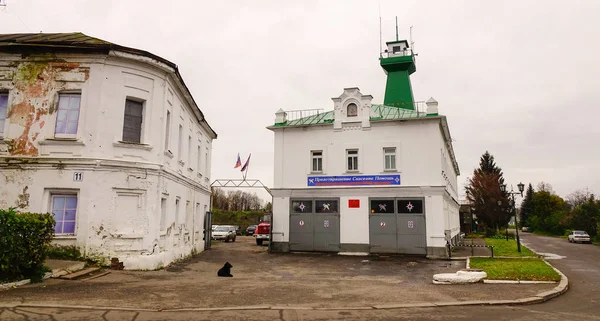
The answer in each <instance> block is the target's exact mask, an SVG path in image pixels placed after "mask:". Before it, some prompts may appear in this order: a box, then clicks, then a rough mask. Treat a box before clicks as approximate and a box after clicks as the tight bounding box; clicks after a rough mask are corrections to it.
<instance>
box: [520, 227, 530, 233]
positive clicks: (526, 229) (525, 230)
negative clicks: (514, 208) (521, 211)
mask: <svg viewBox="0 0 600 321" xmlns="http://www.w3.org/2000/svg"><path fill="white" fill-rule="evenodd" d="M521 231H523V232H529V227H527V226H523V227H522V228H521Z"/></svg>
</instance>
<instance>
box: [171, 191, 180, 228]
mask: <svg viewBox="0 0 600 321" xmlns="http://www.w3.org/2000/svg"><path fill="white" fill-rule="evenodd" d="M180 208H181V197H179V196H177V197H176V198H175V219H174V220H173V221H174V222H175V234H179V225H178V224H179V210H180Z"/></svg>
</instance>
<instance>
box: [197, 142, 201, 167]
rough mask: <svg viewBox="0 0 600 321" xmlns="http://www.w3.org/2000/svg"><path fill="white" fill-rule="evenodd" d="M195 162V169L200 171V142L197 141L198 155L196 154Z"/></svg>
mask: <svg viewBox="0 0 600 321" xmlns="http://www.w3.org/2000/svg"><path fill="white" fill-rule="evenodd" d="M196 161H197V164H196V170H197V171H198V172H200V170H201V169H202V167H201V165H202V147H201V146H200V142H198V155H197V159H196Z"/></svg>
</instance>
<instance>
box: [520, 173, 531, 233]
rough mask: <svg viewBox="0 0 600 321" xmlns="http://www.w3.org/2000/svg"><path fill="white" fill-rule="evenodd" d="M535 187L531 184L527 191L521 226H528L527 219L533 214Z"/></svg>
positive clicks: (523, 203)
mask: <svg viewBox="0 0 600 321" xmlns="http://www.w3.org/2000/svg"><path fill="white" fill-rule="evenodd" d="M533 192H534V191H533V186H532V185H531V183H529V186H528V187H527V191H526V192H525V197H524V198H523V202H522V203H521V222H520V223H521V226H528V224H529V223H527V219H528V218H529V215H530V214H531V211H532V210H533V209H532V202H533Z"/></svg>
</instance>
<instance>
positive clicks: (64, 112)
mask: <svg viewBox="0 0 600 321" xmlns="http://www.w3.org/2000/svg"><path fill="white" fill-rule="evenodd" d="M80 104H81V94H59V95H58V110H57V112H56V128H55V129H54V134H56V135H61V134H63V135H64V134H67V135H69V134H70V135H75V134H77V127H78V124H79V106H80Z"/></svg>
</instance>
